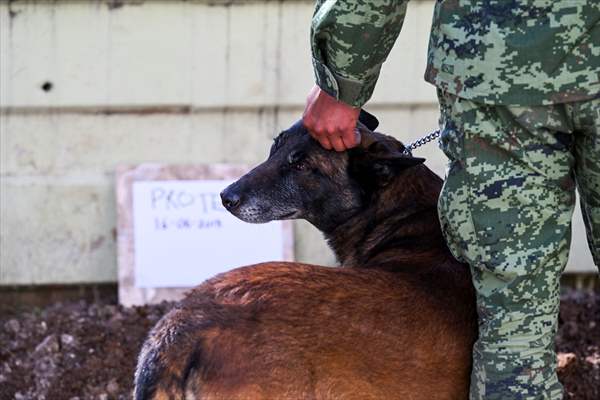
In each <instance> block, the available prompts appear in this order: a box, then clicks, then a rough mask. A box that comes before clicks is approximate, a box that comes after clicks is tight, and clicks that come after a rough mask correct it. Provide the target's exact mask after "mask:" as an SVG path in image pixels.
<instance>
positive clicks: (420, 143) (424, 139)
mask: <svg viewBox="0 0 600 400" xmlns="http://www.w3.org/2000/svg"><path fill="white" fill-rule="evenodd" d="M439 136H440V130H439V129H437V130H435V131H433V132H431V133H428V134H427V135H425V136H423V137H422V138H420V139H417V140H415V141H414V142H412V143H411V144H409V145H408V146H405V148H404V151H403V153H404V154H406V155H409V156H412V151H413V150H414V149H416V148H417V147H421V146H423V145H424V144H427V143H429V142H431V141H432V140H433V139H436V138H438V137H439Z"/></svg>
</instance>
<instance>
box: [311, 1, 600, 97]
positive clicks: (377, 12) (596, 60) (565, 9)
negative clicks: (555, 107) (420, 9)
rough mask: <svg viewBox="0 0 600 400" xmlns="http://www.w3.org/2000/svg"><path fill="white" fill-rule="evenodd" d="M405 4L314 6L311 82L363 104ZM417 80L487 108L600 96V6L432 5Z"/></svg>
mask: <svg viewBox="0 0 600 400" xmlns="http://www.w3.org/2000/svg"><path fill="white" fill-rule="evenodd" d="M407 2H408V0H356V1H341V0H320V1H317V3H316V9H315V13H314V16H313V20H312V27H311V47H312V55H313V66H314V70H315V75H316V81H317V84H318V85H319V86H320V87H321V88H322V89H323V90H325V91H326V92H328V93H329V94H331V95H333V96H334V97H336V98H337V99H338V100H341V101H343V102H345V103H347V104H351V105H353V106H361V105H363V104H364V103H365V102H367V100H369V98H370V97H371V94H372V92H373V89H374V88H375V83H376V81H377V78H378V76H379V71H380V68H381V65H382V63H383V62H384V61H385V59H386V57H387V55H388V53H389V52H390V50H391V48H392V46H393V45H394V41H395V40H396V37H397V36H398V34H399V33H400V29H401V27H402V22H403V21H404V16H405V14H406V3H407ZM425 80H427V81H428V82H431V83H432V84H434V85H435V86H437V87H438V88H441V89H443V90H445V91H447V92H450V93H452V94H455V95H457V96H460V97H462V98H466V99H470V100H474V101H479V102H483V103H490V104H506V105H508V104H510V105H517V106H518V105H522V106H528V105H542V104H552V103H561V102H570V101H579V100H584V99H589V98H594V97H599V96H600V0H438V1H437V2H436V5H435V10H434V15H433V23H432V28H431V36H430V40H429V52H428V57H427V70H426V72H425Z"/></svg>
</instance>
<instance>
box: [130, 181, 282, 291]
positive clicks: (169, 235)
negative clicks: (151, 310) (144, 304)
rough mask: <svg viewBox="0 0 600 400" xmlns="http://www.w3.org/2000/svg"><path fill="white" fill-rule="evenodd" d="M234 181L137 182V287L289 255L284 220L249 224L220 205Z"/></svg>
mask: <svg viewBox="0 0 600 400" xmlns="http://www.w3.org/2000/svg"><path fill="white" fill-rule="evenodd" d="M232 182H233V181H229V180H202V181H199V180H174V181H173V180H171V181H138V182H133V225H134V238H135V239H134V247H135V286H136V287H138V288H164V287H173V288H175V287H191V286H194V285H197V284H199V283H201V282H202V281H204V280H205V279H207V278H210V277H213V276H214V275H215V274H218V273H220V272H224V271H227V270H230V269H232V268H235V267H239V266H244V265H249V264H255V263H258V262H263V261H276V260H283V259H284V254H283V249H284V243H283V241H284V237H283V229H282V223H281V222H277V221H276V222H271V223H268V224H249V223H246V222H243V221H240V220H239V219H237V218H236V217H234V216H233V215H231V214H230V213H229V212H227V211H226V210H225V208H224V207H223V206H222V205H221V199H220V197H219V193H220V192H221V191H222V190H223V189H224V188H225V187H227V186H228V185H229V184H230V183H232Z"/></svg>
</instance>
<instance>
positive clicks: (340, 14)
mask: <svg viewBox="0 0 600 400" xmlns="http://www.w3.org/2000/svg"><path fill="white" fill-rule="evenodd" d="M407 2H408V0H363V1H342V0H319V1H317V2H316V6H315V13H314V15H313V20H312V26H311V48H312V59H313V67H314V71H315V77H316V83H317V85H319V87H320V88H321V89H323V90H324V91H326V92H327V93H329V94H330V95H332V96H333V97H335V98H336V99H337V100H340V101H343V102H344V103H346V104H349V105H351V106H354V107H360V106H362V105H363V104H364V103H366V102H367V100H369V98H370V97H371V94H372V93H373V89H374V88H375V83H376V82H377V78H378V77H379V71H380V69H381V64H383V62H384V61H385V59H386V57H387V55H388V54H389V52H390V50H391V49H392V46H393V45H394V42H395V41H396V38H397V37H398V34H399V33H400V29H401V28H402V23H403V22H404V15H405V14H406V4H407Z"/></svg>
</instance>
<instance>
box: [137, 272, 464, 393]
mask: <svg viewBox="0 0 600 400" xmlns="http://www.w3.org/2000/svg"><path fill="white" fill-rule="evenodd" d="M464 278H465V274H464V273H463V274H461V273H460V272H459V273H457V272H456V270H455V268H449V269H447V272H443V271H442V272H441V273H440V274H439V275H438V276H430V277H416V276H415V275H414V274H401V273H400V274H398V273H393V272H386V271H380V270H363V271H360V270H356V269H334V268H329V267H318V266H311V265H303V264H296V263H267V264H259V265H256V266H250V267H244V268H240V269H237V270H234V271H231V272H229V273H226V274H223V275H220V276H218V277H216V278H214V279H212V280H210V281H208V282H206V283H205V284H203V285H201V286H199V287H198V288H196V289H195V290H194V291H193V292H192V293H191V294H190V295H189V296H188V297H187V298H186V299H185V300H184V301H183V302H182V303H181V304H180V305H179V306H178V307H177V308H176V309H174V310H173V311H171V312H170V313H169V314H168V315H166V316H165V317H164V318H163V319H162V320H161V321H160V322H159V324H158V325H157V326H156V327H155V328H154V329H153V331H152V333H151V334H150V337H149V339H148V340H147V342H146V343H145V344H144V348H143V350H142V354H141V356H140V361H139V365H138V370H137V374H136V392H135V398H136V399H137V400H141V399H183V398H194V399H325V398H346V399H392V398H398V399H405V398H410V399H459V398H466V397H467V393H466V389H467V388H468V379H469V372H470V357H471V354H470V346H471V344H472V342H473V339H474V337H473V334H472V332H473V326H472V322H473V315H472V311H473V310H472V308H470V307H465V303H466V302H467V301H468V300H469V299H468V298H467V297H468V290H466V291H465V292H464V293H465V296H464V298H460V297H457V296H447V290H448V287H456V286H455V285H456V284H460V285H465V284H466V285H468V283H467V282H465V281H464ZM452 280H455V282H451V281H452ZM466 382H467V384H465V383H466ZM186 393H187V397H186V396H185V394H186Z"/></svg>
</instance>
